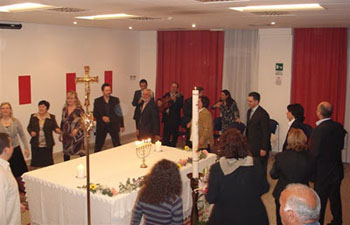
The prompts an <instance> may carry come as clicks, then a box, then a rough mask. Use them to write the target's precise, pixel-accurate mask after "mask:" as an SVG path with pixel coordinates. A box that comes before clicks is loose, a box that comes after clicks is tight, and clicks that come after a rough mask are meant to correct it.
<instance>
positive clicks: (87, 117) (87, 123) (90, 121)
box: [75, 66, 98, 225]
mask: <svg viewBox="0 0 350 225" xmlns="http://www.w3.org/2000/svg"><path fill="white" fill-rule="evenodd" d="M84 70H85V75H84V77H77V78H76V79H75V82H76V83H79V82H81V83H84V84H85V95H84V98H85V104H84V105H85V107H86V110H85V113H83V114H82V115H81V120H82V126H83V128H84V135H85V151H86V190H87V196H86V197H87V216H88V218H87V220H88V221H87V224H88V225H91V207H90V157H89V155H90V152H89V143H90V131H91V130H92V129H93V128H94V116H93V114H92V113H91V112H90V111H89V106H90V82H98V77H90V74H89V72H90V67H89V66H85V67H84Z"/></svg>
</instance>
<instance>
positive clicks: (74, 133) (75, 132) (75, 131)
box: [71, 129, 78, 137]
mask: <svg viewBox="0 0 350 225" xmlns="http://www.w3.org/2000/svg"><path fill="white" fill-rule="evenodd" d="M77 133H78V129H73V130H72V134H71V136H72V137H75V135H77Z"/></svg>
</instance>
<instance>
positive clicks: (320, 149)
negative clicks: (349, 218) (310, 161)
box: [311, 102, 346, 225]
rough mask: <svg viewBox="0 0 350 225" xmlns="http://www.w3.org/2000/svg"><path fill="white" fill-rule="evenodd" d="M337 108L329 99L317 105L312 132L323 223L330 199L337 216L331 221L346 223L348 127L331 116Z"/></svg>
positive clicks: (332, 210)
mask: <svg viewBox="0 0 350 225" xmlns="http://www.w3.org/2000/svg"><path fill="white" fill-rule="evenodd" d="M332 112H333V108H332V105H331V104H330V103H329V102H321V103H320V104H319V105H318V107H317V111H316V114H317V117H318V118H319V121H317V122H316V125H317V126H316V127H315V128H314V129H313V131H312V135H311V154H312V155H313V157H314V158H315V165H316V168H315V171H316V172H315V173H316V174H315V185H314V188H315V191H316V192H317V194H318V195H319V196H320V199H321V214H320V224H321V225H322V224H323V222H324V216H325V210H326V205H327V200H328V198H329V201H330V204H331V212H332V215H333V220H332V222H331V223H329V224H332V225H334V224H342V206H341V197H340V185H341V181H342V179H343V178H344V168H343V163H342V154H341V153H342V152H341V151H342V149H343V147H344V137H345V133H346V131H345V130H344V128H343V125H341V124H340V123H337V122H335V121H333V120H332V119H331V116H332Z"/></svg>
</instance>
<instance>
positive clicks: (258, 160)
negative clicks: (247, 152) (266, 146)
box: [254, 151, 270, 176]
mask: <svg viewBox="0 0 350 225" xmlns="http://www.w3.org/2000/svg"><path fill="white" fill-rule="evenodd" d="M269 155H270V152H269V151H266V155H265V156H264V157H261V156H257V157H254V163H257V164H260V166H261V168H262V169H263V171H264V174H265V176H266V173H267V163H268V161H269Z"/></svg>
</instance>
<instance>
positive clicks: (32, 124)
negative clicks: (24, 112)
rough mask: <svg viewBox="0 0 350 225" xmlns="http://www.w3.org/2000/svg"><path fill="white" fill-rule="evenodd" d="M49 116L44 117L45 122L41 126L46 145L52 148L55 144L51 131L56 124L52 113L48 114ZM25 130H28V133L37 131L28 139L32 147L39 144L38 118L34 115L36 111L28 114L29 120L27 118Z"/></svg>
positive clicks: (56, 126)
mask: <svg viewBox="0 0 350 225" xmlns="http://www.w3.org/2000/svg"><path fill="white" fill-rule="evenodd" d="M49 115H50V118H49V119H48V118H46V119H45V123H44V127H43V131H44V135H45V141H46V147H47V148H52V147H53V146H54V145H55V141H54V139H53V135H52V132H53V131H55V129H56V128H59V127H58V124H57V122H56V118H55V116H54V115H52V114H49ZM27 130H28V132H29V134H30V133H31V132H32V131H34V132H36V133H37V135H36V136H35V137H32V138H31V139H30V144H31V145H32V146H33V147H36V148H37V147H38V145H39V131H40V127H39V119H38V117H36V113H33V114H32V115H31V116H30V120H29V124H28V126H27Z"/></svg>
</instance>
